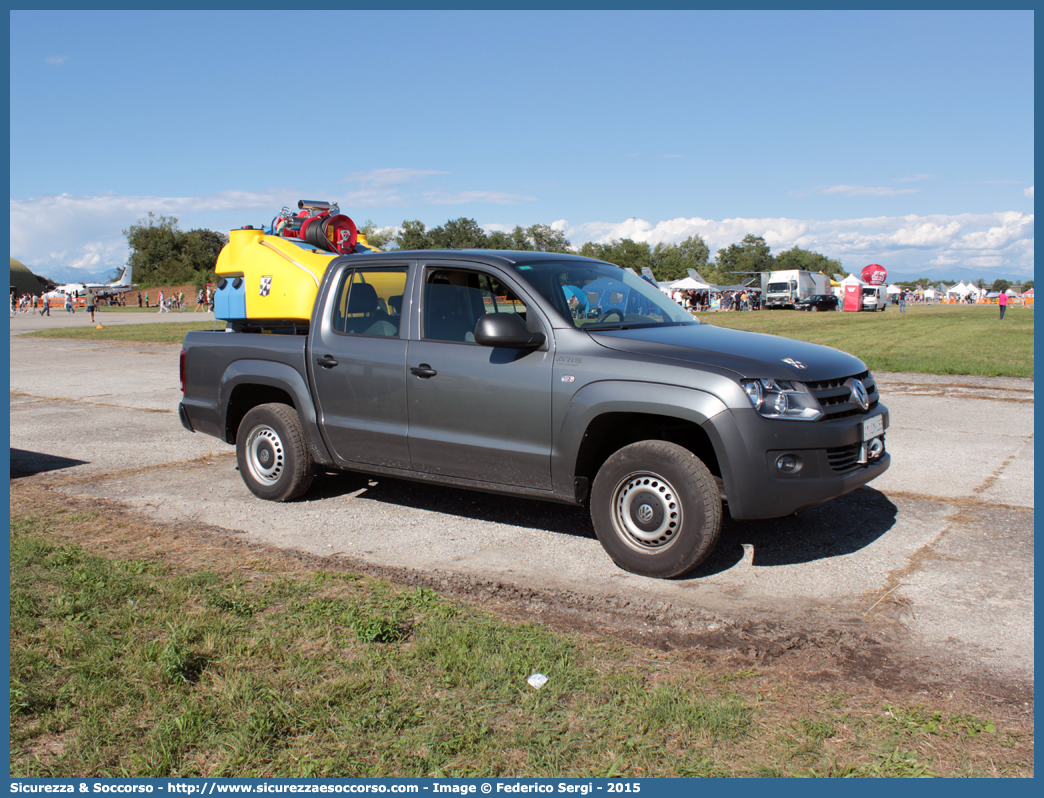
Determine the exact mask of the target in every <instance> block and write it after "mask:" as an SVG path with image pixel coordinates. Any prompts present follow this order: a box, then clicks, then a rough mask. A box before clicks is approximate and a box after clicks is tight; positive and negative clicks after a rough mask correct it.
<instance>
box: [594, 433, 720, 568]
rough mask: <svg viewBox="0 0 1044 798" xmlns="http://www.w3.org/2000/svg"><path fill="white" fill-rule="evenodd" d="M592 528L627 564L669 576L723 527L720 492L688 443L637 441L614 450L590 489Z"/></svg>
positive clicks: (702, 555) (699, 555)
mask: <svg viewBox="0 0 1044 798" xmlns="http://www.w3.org/2000/svg"><path fill="white" fill-rule="evenodd" d="M591 520H592V522H593V523H594V528H595V534H596V535H597V536H598V540H599V541H600V542H601V544H602V546H603V548H605V550H606V552H608V554H609V556H610V557H612V558H613V561H614V562H615V563H616V564H617V565H619V566H620V567H621V568H623V569H624V570H626V571H631V572H632V573H636V574H641V575H642V576H653V577H657V578H660V579H670V578H672V577H676V576H681V575H682V574H685V573H688V572H689V571H691V570H692V569H693V568H695V567H696V566H698V565H699V564H700V563H701V562H703V561H704V560H705V559H706V558H707V556H708V555H709V554H710V553H711V550H712V549H713V548H714V545H715V544H716V543H717V542H718V535H719V534H720V533H721V496H720V495H719V493H718V487H717V484H716V483H715V481H714V477H713V476H711V473H710V471H709V470H708V469H707V466H706V465H704V463H703V461H702V460H700V459H699V458H698V457H696V455H694V454H693V453H692V452H690V451H689V450H688V449H686V448H684V447H682V446H679V445H678V444H675V443H668V442H666V441H639V442H638V443H632V444H631V445H629V446H625V447H623V448H622V449H620V450H619V451H617V452H616V453H615V454H613V455H612V456H611V457H610V458H609V459H608V460H606V461H605V463H604V464H603V465H602V467H601V469H600V470H599V471H598V475H597V476H596V477H595V481H594V485H593V486H592V490H591Z"/></svg>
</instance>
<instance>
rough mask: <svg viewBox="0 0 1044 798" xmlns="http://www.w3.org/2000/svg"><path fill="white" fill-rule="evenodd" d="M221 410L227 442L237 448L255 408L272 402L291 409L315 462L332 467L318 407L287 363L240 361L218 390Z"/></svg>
mask: <svg viewBox="0 0 1044 798" xmlns="http://www.w3.org/2000/svg"><path fill="white" fill-rule="evenodd" d="M219 401H220V406H221V407H224V408H225V424H224V435H225V442H226V443H231V444H234V443H235V442H236V434H237V432H238V430H239V425H240V424H241V423H242V421H243V417H244V416H245V415H246V414H247V413H249V412H250V411H251V410H252V409H253V408H255V407H258V406H259V405H263V404H269V403H272V402H275V403H278V404H285V405H289V406H290V407H292V408H293V409H294V410H295V411H296V412H297V415H298V418H300V420H301V425H302V426H303V427H304V431H305V438H306V440H307V443H308V448H309V451H310V453H311V456H312V459H313V460H315V462H317V463H322V464H324V465H332V464H333V459H332V458H331V457H330V454H329V452H328V451H327V450H326V445H325V443H324V442H323V440H322V436H321V435H320V432H319V425H318V420H317V418H316V415H315V405H314V403H313V401H312V395H311V393H310V392H309V390H308V386H307V384H306V383H305V381H304V378H303V377H302V376H301V374H300V373H299V372H298V371H297V369H295V368H293V367H292V366H289V365H287V364H285V363H273V362H271V361H266V360H239V361H236V362H235V363H232V364H231V365H230V366H229V367H228V369H227V370H226V371H225V374H224V376H223V377H222V380H221V385H220V388H219Z"/></svg>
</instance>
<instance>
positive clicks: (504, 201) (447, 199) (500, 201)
mask: <svg viewBox="0 0 1044 798" xmlns="http://www.w3.org/2000/svg"><path fill="white" fill-rule="evenodd" d="M423 197H424V201H425V202H428V203H430V204H432V205H463V204H464V203H467V202H490V203H493V204H494V205H514V204H515V203H516V202H527V201H531V200H534V199H536V198H535V197H527V196H524V195H522V194H506V193H504V192H502V191H458V192H457V193H456V194H447V193H445V192H442V191H430V192H425V193H424V194H423Z"/></svg>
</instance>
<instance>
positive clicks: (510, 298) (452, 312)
mask: <svg viewBox="0 0 1044 798" xmlns="http://www.w3.org/2000/svg"><path fill="white" fill-rule="evenodd" d="M423 313H424V338H425V339H427V340H430V341H454V342H457V343H474V342H475V325H476V324H477V323H478V320H479V319H480V318H482V317H483V316H484V315H485V314H487V313H515V314H517V315H519V316H521V317H522V319H523V321H524V320H525V318H526V306H525V303H524V302H522V301H521V300H520V299H519V298H518V297H517V296H516V295H515V294H514V292H512V291H511V290H510V289H509V288H508V287H507V286H506V285H504V284H503V283H501V282H500V280H499V279H498V278H496V277H495V276H493V275H489V274H482V273H480V272H470V271H465V270H462V269H432V270H431V271H429V272H428V277H427V279H426V280H425V283H424V307H423Z"/></svg>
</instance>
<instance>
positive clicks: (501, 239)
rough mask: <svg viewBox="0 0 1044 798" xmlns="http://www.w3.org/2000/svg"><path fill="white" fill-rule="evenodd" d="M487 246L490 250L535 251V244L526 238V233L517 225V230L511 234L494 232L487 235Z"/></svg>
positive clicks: (501, 231) (500, 231)
mask: <svg viewBox="0 0 1044 798" xmlns="http://www.w3.org/2000/svg"><path fill="white" fill-rule="evenodd" d="M486 246H487V247H488V248H489V249H513V250H522V251H529V250H531V249H533V244H532V243H531V242H530V240H529V239H528V238H527V237H526V231H525V230H523V229H522V226H521V225H518V224H516V225H515V229H514V230H512V231H511V232H510V233H506V232H504V231H503V230H492V231H490V232H489V233H486Z"/></svg>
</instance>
